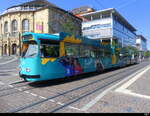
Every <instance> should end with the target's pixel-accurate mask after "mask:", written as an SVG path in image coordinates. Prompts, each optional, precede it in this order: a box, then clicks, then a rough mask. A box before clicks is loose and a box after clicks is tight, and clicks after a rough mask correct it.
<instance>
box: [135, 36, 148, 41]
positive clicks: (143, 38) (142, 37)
mask: <svg viewBox="0 0 150 116" xmlns="http://www.w3.org/2000/svg"><path fill="white" fill-rule="evenodd" d="M137 37H138V38H141V39H142V40H144V41H147V39H146V38H145V37H144V36H143V35H137Z"/></svg>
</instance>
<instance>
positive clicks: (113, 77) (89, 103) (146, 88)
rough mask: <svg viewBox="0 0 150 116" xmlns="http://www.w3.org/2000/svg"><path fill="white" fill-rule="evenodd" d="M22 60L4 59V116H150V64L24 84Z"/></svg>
mask: <svg viewBox="0 0 150 116" xmlns="http://www.w3.org/2000/svg"><path fill="white" fill-rule="evenodd" d="M18 64H19V60H18V58H17V57H14V56H10V57H8V56H5V57H0V112H1V113H5V112H8V113H14V112H18V113H40V112H41V113H51V112H57V113H149V112H150V84H149V83H150V76H149V75H150V61H148V60H147V61H143V62H142V63H140V64H137V65H131V66H128V67H124V68H120V69H112V70H108V71H105V72H104V73H102V74H96V73H90V74H86V75H82V76H78V77H73V78H66V79H58V80H52V81H44V82H36V83H31V82H24V81H23V80H22V79H21V78H20V77H19V75H18V72H19V68H18Z"/></svg>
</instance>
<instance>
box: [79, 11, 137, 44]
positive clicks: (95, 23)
mask: <svg viewBox="0 0 150 116" xmlns="http://www.w3.org/2000/svg"><path fill="white" fill-rule="evenodd" d="M81 16H82V17H83V19H85V20H83V23H82V34H83V36H86V37H88V38H91V39H100V40H102V41H105V40H110V41H112V40H115V41H116V42H117V43H118V44H119V45H121V46H128V45H130V46H136V33H135V32H136V29H135V28H134V27H133V26H132V25H131V24H130V23H129V22H128V21H127V20H126V19H125V18H123V17H122V16H121V15H120V14H119V13H118V12H117V11H116V10H115V9H114V8H110V9H104V10H100V11H95V12H90V13H85V14H81Z"/></svg>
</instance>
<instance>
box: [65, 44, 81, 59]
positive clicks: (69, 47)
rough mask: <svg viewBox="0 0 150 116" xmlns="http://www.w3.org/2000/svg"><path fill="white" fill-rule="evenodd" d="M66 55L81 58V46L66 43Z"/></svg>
mask: <svg viewBox="0 0 150 116" xmlns="http://www.w3.org/2000/svg"><path fill="white" fill-rule="evenodd" d="M65 54H66V56H75V57H78V56H79V45H76V44H70V43H65Z"/></svg>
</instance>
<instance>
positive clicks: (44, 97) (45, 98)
mask: <svg viewBox="0 0 150 116" xmlns="http://www.w3.org/2000/svg"><path fill="white" fill-rule="evenodd" d="M39 97H40V98H42V99H47V98H46V97H43V96H39Z"/></svg>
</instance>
